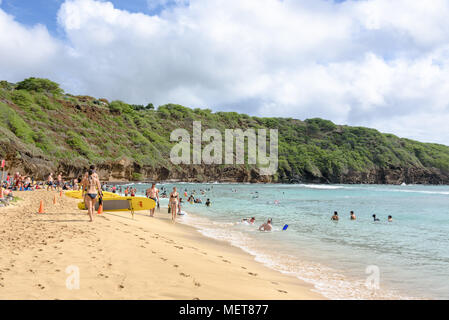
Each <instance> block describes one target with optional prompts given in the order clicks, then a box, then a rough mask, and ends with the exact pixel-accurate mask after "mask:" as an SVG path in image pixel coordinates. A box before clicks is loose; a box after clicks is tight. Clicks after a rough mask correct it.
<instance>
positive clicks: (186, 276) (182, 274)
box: [179, 272, 190, 278]
mask: <svg viewBox="0 0 449 320" xmlns="http://www.w3.org/2000/svg"><path fill="white" fill-rule="evenodd" d="M179 275H180V276H182V277H185V278H188V277H190V275H188V274H185V273H184V272H181V273H180V274H179Z"/></svg>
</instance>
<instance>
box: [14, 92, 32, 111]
mask: <svg viewBox="0 0 449 320" xmlns="http://www.w3.org/2000/svg"><path fill="white" fill-rule="evenodd" d="M11 98H12V101H14V103H15V104H17V105H18V106H21V107H24V108H29V107H30V106H31V104H32V103H33V97H32V96H31V94H30V93H29V92H27V91H25V90H14V92H13V93H12V96H11Z"/></svg>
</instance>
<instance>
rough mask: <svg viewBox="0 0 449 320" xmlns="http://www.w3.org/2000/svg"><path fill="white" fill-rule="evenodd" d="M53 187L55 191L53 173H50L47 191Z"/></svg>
mask: <svg viewBox="0 0 449 320" xmlns="http://www.w3.org/2000/svg"><path fill="white" fill-rule="evenodd" d="M48 189H51V191H53V173H50V174H49V175H48V178H47V191H48Z"/></svg>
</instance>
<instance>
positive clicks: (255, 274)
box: [248, 272, 257, 277]
mask: <svg viewBox="0 0 449 320" xmlns="http://www.w3.org/2000/svg"><path fill="white" fill-rule="evenodd" d="M248 274H249V275H251V276H253V277H255V276H257V273H252V272H248Z"/></svg>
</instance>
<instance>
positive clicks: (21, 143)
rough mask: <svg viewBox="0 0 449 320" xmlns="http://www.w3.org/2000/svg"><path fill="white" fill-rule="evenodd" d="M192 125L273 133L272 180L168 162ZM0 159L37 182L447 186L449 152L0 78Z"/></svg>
mask: <svg viewBox="0 0 449 320" xmlns="http://www.w3.org/2000/svg"><path fill="white" fill-rule="evenodd" d="M194 121H199V122H201V125H202V130H201V131H202V132H204V130H206V129H217V130H218V131H219V132H220V133H221V134H223V133H224V131H225V130H226V129H242V130H243V131H245V130H249V129H254V130H257V129H260V128H263V129H277V130H278V133H279V139H278V145H279V154H278V160H279V168H278V171H277V173H276V174H275V175H273V176H263V175H260V174H259V170H258V169H257V167H255V166H250V165H234V166H232V165H179V166H178V165H174V164H173V163H171V162H170V152H171V149H172V147H173V146H174V144H175V143H176V142H172V141H171V140H170V135H171V132H172V131H173V130H174V129H185V130H187V132H188V133H189V134H190V135H192V134H193V122H194ZM267 142H268V141H267ZM207 144H208V143H207V142H203V144H202V147H204V146H205V145H207ZM245 148H247V147H245ZM0 159H6V160H7V165H8V168H7V170H8V172H10V173H12V172H15V171H19V172H21V173H24V174H27V175H32V176H34V177H35V178H36V179H44V178H45V177H46V176H47V175H48V174H49V173H50V172H53V173H56V172H62V173H63V175H64V176H65V177H66V178H75V177H78V176H79V175H80V174H82V172H84V170H85V168H87V167H88V166H89V165H90V164H92V163H93V164H95V165H96V166H97V168H98V170H97V171H98V172H99V174H100V177H101V179H102V180H104V181H129V180H131V181H167V180H182V181H191V182H206V181H207V182H210V181H222V182H259V183H270V182H282V183H301V182H302V183H307V182H311V183H351V184H353V183H367V184H401V183H407V184H449V147H448V146H444V145H439V144H429V143H420V142H417V141H412V140H409V139H401V138H398V137H396V136H394V135H391V134H383V133H380V132H378V131H377V130H374V129H369V128H362V127H349V126H340V125H335V124H334V123H332V122H331V121H328V120H323V119H307V120H305V121H300V120H296V119H285V118H259V117H250V116H248V115H245V114H238V113H235V112H216V113H213V112H212V111H211V110H209V109H193V110H192V109H189V108H186V107H183V106H180V105H173V104H168V105H164V106H160V107H159V108H158V109H157V110H154V109H153V106H152V104H148V105H147V106H146V107H144V106H143V105H129V104H127V103H125V102H122V101H112V102H108V101H107V100H106V99H96V98H93V97H89V96H73V95H70V94H66V93H64V92H63V91H62V90H61V89H60V88H59V86H58V84H56V83H54V82H51V81H49V80H46V79H33V78H30V79H27V80H24V81H23V82H20V83H18V84H11V83H7V82H5V81H0Z"/></svg>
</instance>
